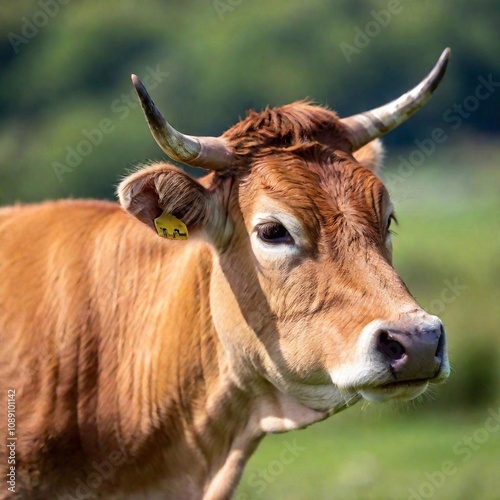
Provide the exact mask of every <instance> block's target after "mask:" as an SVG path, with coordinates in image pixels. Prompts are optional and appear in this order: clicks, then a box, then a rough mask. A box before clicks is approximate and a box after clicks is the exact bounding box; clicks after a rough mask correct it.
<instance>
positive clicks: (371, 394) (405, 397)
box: [359, 381, 429, 403]
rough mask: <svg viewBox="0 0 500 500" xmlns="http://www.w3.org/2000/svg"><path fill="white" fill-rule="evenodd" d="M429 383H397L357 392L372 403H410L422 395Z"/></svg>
mask: <svg viewBox="0 0 500 500" xmlns="http://www.w3.org/2000/svg"><path fill="white" fill-rule="evenodd" d="M428 386H429V382H427V381H418V382H398V383H392V384H387V385H383V386H380V387H373V388H372V387H371V388H369V389H363V390H360V391H359V394H360V395H361V396H362V397H363V399H366V400H367V401H371V402H372V403H384V402H385V401H391V400H396V401H410V400H411V399H415V398H416V397H418V396H420V395H421V394H423V393H424V392H425V391H426V389H427V387H428Z"/></svg>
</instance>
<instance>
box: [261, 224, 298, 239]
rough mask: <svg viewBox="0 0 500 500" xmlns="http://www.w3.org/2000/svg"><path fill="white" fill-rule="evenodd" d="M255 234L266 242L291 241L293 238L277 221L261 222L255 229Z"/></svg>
mask: <svg viewBox="0 0 500 500" xmlns="http://www.w3.org/2000/svg"><path fill="white" fill-rule="evenodd" d="M257 235H258V237H259V238H260V239H261V240H262V241H265V242H266V243H286V244H288V245H290V244H292V243H293V238H292V237H291V236H290V233H289V232H288V230H287V228H286V227H285V226H283V225H282V224H280V223H279V222H266V223H265V224H261V225H260V226H259V227H258V229H257Z"/></svg>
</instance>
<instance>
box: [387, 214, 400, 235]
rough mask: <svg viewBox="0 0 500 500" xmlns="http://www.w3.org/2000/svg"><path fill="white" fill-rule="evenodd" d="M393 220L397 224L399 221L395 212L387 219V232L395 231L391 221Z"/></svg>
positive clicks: (392, 232)
mask: <svg viewBox="0 0 500 500" xmlns="http://www.w3.org/2000/svg"><path fill="white" fill-rule="evenodd" d="M392 221H394V222H395V223H396V224H397V223H398V219H396V215H395V214H391V215H390V216H389V220H388V221H387V229H386V233H389V234H394V231H392V230H391V223H392Z"/></svg>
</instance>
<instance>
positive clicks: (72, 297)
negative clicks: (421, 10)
mask: <svg viewBox="0 0 500 500" xmlns="http://www.w3.org/2000/svg"><path fill="white" fill-rule="evenodd" d="M449 54H450V51H449V49H446V50H445V51H444V52H443V54H442V56H441V58H440V59H439V61H438V62H437V64H436V65H435V67H434V68H433V69H432V71H431V72H430V73H429V74H428V76H427V77H426V78H425V79H424V80H423V81H422V82H421V83H420V84H419V85H417V86H416V87H415V88H413V89H412V90H410V91H409V92H407V93H406V94H404V95H402V96H401V97H400V98H398V99H396V100H394V101H392V102H390V103H388V104H385V105H383V106H381V107H378V108H375V109H372V110H371V111H366V112H363V113H360V114H357V115H353V116H350V117H347V118H343V119H341V118H339V117H338V116H337V115H336V114H335V113H334V112H333V111H331V110H329V109H327V108H326V107H322V106H318V105H315V104H313V103H311V102H309V101H300V102H295V103H293V104H289V105H284V106H281V107H277V108H266V109H264V111H262V112H255V111H250V112H249V113H248V115H247V116H246V117H245V118H244V119H243V120H241V121H240V122H239V123H237V124H236V125H234V126H233V127H232V128H230V129H229V130H227V131H226V132H224V133H223V134H222V135H221V136H220V137H194V136H189V135H185V134H182V133H181V132H179V131H177V130H176V129H174V128H173V127H172V126H171V125H170V124H169V123H168V122H167V121H166V120H165V119H164V117H163V116H162V114H161V113H160V112H159V111H158V109H157V108H156V106H155V105H154V103H153V101H152V100H151V98H150V96H149V94H148V92H147V90H146V89H145V87H144V86H143V84H142V83H141V82H140V80H139V79H138V78H137V77H136V76H134V75H132V80H133V83H134V86H135V89H136V91H137V94H138V97H139V99H140V101H141V104H142V107H143V111H144V113H145V116H146V119H147V122H148V124H149V127H150V130H151V132H152V134H153V136H154V138H155V139H156V141H157V142H158V144H159V145H160V147H161V148H162V150H163V151H164V152H165V153H166V154H167V155H168V156H169V157H170V158H171V159H172V160H176V161H179V162H181V163H183V164H185V165H190V166H195V167H201V168H203V169H205V170H208V171H209V172H208V173H207V174H206V175H205V176H204V177H202V178H200V179H196V178H194V177H192V176H190V175H188V174H187V173H186V172H185V171H184V170H182V169H180V168H178V167H176V166H174V165H172V164H169V163H164V162H159V163H152V164H148V165H145V166H143V167H142V168H139V169H138V170H137V171H135V172H133V173H130V174H129V175H128V176H126V177H125V178H124V179H123V180H122V182H121V183H120V185H119V187H118V198H119V204H117V203H112V202H106V201H92V200H66V201H49V202H45V203H41V204H33V205H16V206H12V207H7V208H4V209H2V211H1V212H0V342H1V343H0V346H1V349H0V383H1V390H2V393H1V394H2V395H1V398H2V404H1V425H0V442H1V443H2V446H1V447H0V450H1V451H0V471H1V476H2V493H1V498H8V497H9V496H10V495H11V494H12V492H14V491H15V495H16V498H22V499H28V498H29V499H55V498H61V499H74V498H174V499H195V498H204V499H225V498H230V497H231V495H232V493H233V492H234V490H235V488H236V486H237V484H238V480H239V479H240V477H241V475H242V471H243V468H244V465H245V463H246V462H247V460H248V458H249V457H250V455H251V454H252V453H253V452H254V450H255V449H256V447H257V445H258V443H259V442H260V441H261V439H262V438H263V437H264V436H265V435H266V434H268V433H280V432H285V431H290V430H293V429H301V428H304V427H306V426H309V425H311V424H313V423H315V422H319V421H321V420H324V419H326V418H328V417H329V416H331V415H333V414H336V413H338V412H340V411H341V410H343V409H345V408H347V407H349V406H352V405H354V404H355V403H356V402H358V401H360V400H367V401H372V402H383V401H387V400H410V399H413V398H415V397H417V396H418V395H420V394H422V393H423V392H424V391H425V390H426V389H427V387H428V386H429V384H437V383H441V382H443V381H444V380H445V379H446V378H447V377H448V375H449V371H450V369H449V362H448V356H447V349H446V335H445V331H444V328H443V325H442V322H441V321H440V319H439V318H437V317H436V316H433V315H430V314H429V313H427V312H426V311H424V310H423V309H422V308H421V307H420V306H419V305H418V304H417V302H416V301H415V299H414V298H413V297H412V295H411V294H410V292H409V291H408V289H407V287H406V286H405V284H404V283H403V281H402V279H401V278H400V277H399V276H398V274H397V272H396V271H395V269H394V268H393V266H392V247H391V231H390V226H391V223H392V222H393V221H394V220H395V215H394V208H393V205H392V204H391V201H390V198H389V194H388V191H387V190H386V188H385V187H384V185H383V183H382V181H381V180H380V178H379V177H378V176H377V174H376V171H377V169H378V167H379V164H380V162H381V155H382V146H381V143H380V137H381V136H383V135H384V134H386V133H388V132H390V131H391V130H393V129H394V128H395V127H397V126H398V125H400V124H401V123H403V122H404V121H405V120H406V119H408V118H409V117H410V116H411V115H412V114H413V113H415V112H416V111H417V110H418V109H419V108H420V107H422V106H423V105H424V104H425V103H426V102H427V100H428V99H429V98H430V96H431V95H432V93H433V92H434V90H435V89H436V87H437V86H438V84H439V82H440V81H441V79H442V77H443V75H444V72H445V69H446V66H447V63H448V59H449ZM7 398H8V400H7ZM7 423H8V424H7ZM5 443H7V445H8V446H7V447H6V446H5ZM5 478H7V483H6V479H5Z"/></svg>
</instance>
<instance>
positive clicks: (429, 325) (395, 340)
mask: <svg viewBox="0 0 500 500" xmlns="http://www.w3.org/2000/svg"><path fill="white" fill-rule="evenodd" d="M375 335H376V339H375V341H376V342H375V349H376V350H377V351H378V353H379V356H380V357H381V361H382V362H383V363H384V364H385V365H386V366H387V367H388V369H389V370H390V373H391V374H392V377H393V381H394V382H404V381H418V380H422V381H424V380H432V379H434V378H436V377H438V376H439V373H440V371H441V368H442V366H443V361H444V357H445V351H446V334H445V331H444V328H443V324H442V323H441V321H440V320H439V319H438V318H435V319H434V318H433V319H432V320H429V321H426V322H424V323H421V324H416V325H409V324H402V325H397V324H396V325H391V326H390V327H387V328H380V329H379V330H378V331H377V332H375Z"/></svg>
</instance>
